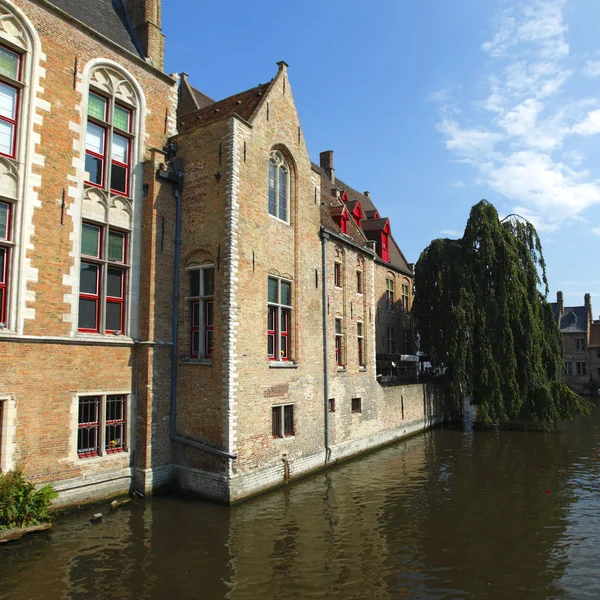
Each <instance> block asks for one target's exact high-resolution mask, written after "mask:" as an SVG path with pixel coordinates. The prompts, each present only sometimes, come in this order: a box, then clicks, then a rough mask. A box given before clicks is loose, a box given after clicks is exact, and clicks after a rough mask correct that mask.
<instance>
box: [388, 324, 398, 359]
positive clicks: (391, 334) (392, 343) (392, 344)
mask: <svg viewBox="0 0 600 600" xmlns="http://www.w3.org/2000/svg"><path fill="white" fill-rule="evenodd" d="M395 338H396V331H395V329H394V328H393V327H388V328H387V353H388V354H394V353H395V352H396V339H395Z"/></svg>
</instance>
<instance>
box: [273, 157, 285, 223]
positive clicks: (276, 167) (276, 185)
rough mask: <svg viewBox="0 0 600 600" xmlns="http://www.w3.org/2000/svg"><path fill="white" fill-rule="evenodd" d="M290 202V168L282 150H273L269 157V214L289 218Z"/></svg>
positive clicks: (282, 218) (279, 217)
mask: <svg viewBox="0 0 600 600" xmlns="http://www.w3.org/2000/svg"><path fill="white" fill-rule="evenodd" d="M289 204H290V170H289V168H288V166H287V164H286V162H285V159H284V158H283V155H282V154H281V152H278V151H277V150H275V151H274V152H271V156H270V158H269V214H270V215H273V216H274V217H277V218H278V219H281V220H282V221H287V220H288V212H289Z"/></svg>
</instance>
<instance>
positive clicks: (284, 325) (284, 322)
mask: <svg viewBox="0 0 600 600" xmlns="http://www.w3.org/2000/svg"><path fill="white" fill-rule="evenodd" d="M289 317H290V311H289V310H283V309H282V310H281V333H287V332H288V331H289V330H288V320H289Z"/></svg>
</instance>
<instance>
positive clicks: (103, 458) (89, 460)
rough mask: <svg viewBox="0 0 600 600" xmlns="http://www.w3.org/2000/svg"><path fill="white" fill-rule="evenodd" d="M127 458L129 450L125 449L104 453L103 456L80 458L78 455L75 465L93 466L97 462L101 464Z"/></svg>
mask: <svg viewBox="0 0 600 600" xmlns="http://www.w3.org/2000/svg"><path fill="white" fill-rule="evenodd" d="M125 456H127V457H129V450H127V449H125V450H119V451H117V452H115V451H112V452H108V451H105V453H104V454H102V455H97V456H84V457H81V456H79V455H77V463H76V464H81V465H82V464H87V465H90V464H94V463H97V462H102V461H107V460H117V459H118V458H119V457H125Z"/></svg>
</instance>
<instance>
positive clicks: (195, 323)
mask: <svg viewBox="0 0 600 600" xmlns="http://www.w3.org/2000/svg"><path fill="white" fill-rule="evenodd" d="M199 326H200V302H192V327H199Z"/></svg>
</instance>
